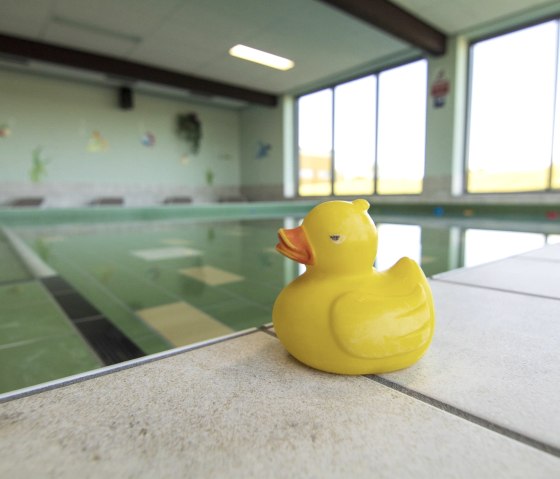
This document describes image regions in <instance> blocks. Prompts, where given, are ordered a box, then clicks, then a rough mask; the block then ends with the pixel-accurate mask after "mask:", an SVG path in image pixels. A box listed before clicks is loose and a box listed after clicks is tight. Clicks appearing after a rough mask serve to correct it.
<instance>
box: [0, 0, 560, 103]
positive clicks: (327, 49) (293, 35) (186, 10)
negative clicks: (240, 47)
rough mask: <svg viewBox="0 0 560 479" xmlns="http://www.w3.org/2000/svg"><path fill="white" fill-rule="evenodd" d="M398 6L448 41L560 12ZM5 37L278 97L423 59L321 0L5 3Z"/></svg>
mask: <svg viewBox="0 0 560 479" xmlns="http://www.w3.org/2000/svg"><path fill="white" fill-rule="evenodd" d="M393 1H394V3H396V4H398V5H400V6H401V7H402V8H404V9H405V10H407V11H409V12H410V13H412V14H413V15H415V16H417V17H418V18H420V19H422V20H424V21H425V22H427V23H429V24H430V25H432V26H434V27H435V28H436V29H439V30H441V31H444V32H446V33H448V34H452V33H455V32H460V31H465V30H467V29H472V28H475V27H478V26H480V25H484V24H486V23H488V22H492V21H496V20H499V19H502V18H504V17H508V16H511V15H514V14H518V13H520V12H523V11H526V10H528V9H532V8H536V7H542V6H543V5H553V4H558V5H560V4H559V2H558V1H556V2H554V1H552V0H393ZM558 11H559V12H560V6H559V8H558ZM0 33H5V34H8V35H15V36H21V37H24V38H29V39H32V40H37V41H45V42H48V43H54V44H57V45H61V46H66V47H69V48H77V49H82V50H87V51H91V52H95V53H99V54H102V55H108V56H115V57H118V58H121V59H124V60H130V61H135V62H138V63H143V64H147V65H153V66H157V67H160V68H164V69H169V70H174V71H178V72H182V73H184V74H188V75H192V76H199V77H203V78H208V79H211V80H215V81H218V82H223V83H229V84H234V85H239V86H243V87H247V88H253V89H256V90H260V91H263V92H270V93H276V94H280V93H284V92H295V91H297V90H298V89H300V90H301V89H302V88H308V87H309V86H310V85H315V84H320V83H322V82H323V83H324V82H325V81H327V80H328V79H331V78H343V77H344V75H347V74H349V73H350V72H356V71H363V70H364V69H365V68H366V66H367V65H374V64H377V63H378V62H379V61H380V59H386V58H390V57H391V56H394V55H399V56H401V55H402V54H403V53H405V52H407V51H408V52H410V53H413V52H417V51H418V50H416V49H415V48H414V47H413V46H412V45H409V44H407V43H405V42H404V41H401V40H399V39H397V38H395V37H393V36H391V35H388V34H386V33H385V32H382V31H381V30H379V29H376V28H374V27H372V26H371V25H369V24H367V23H365V22H363V21H361V20H359V19H356V18H355V17H352V16H350V15H348V14H345V13H343V12H342V11H340V10H338V9H336V8H334V7H331V6H328V5H327V4H325V3H323V2H322V1H320V0H0ZM237 43H242V44H246V45H248V46H251V47H254V48H258V49H262V50H265V51H269V52H271V53H275V54H277V55H281V56H284V57H287V58H290V59H291V60H293V61H295V64H296V65H295V68H293V69H292V70H289V71H287V72H281V71H277V70H272V69H268V68H266V67H263V66H260V65H256V64H251V63H249V62H246V61H243V60H239V59H237V58H232V57H230V56H229V55H228V50H229V48H231V47H232V46H233V45H234V44H237Z"/></svg>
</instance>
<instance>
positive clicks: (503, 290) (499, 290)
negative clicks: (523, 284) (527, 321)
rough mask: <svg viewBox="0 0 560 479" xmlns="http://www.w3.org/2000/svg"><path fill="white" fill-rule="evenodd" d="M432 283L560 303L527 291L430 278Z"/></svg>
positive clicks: (550, 297) (554, 298)
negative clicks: (487, 290)
mask: <svg viewBox="0 0 560 479" xmlns="http://www.w3.org/2000/svg"><path fill="white" fill-rule="evenodd" d="M430 281H434V282H435V281H437V282H440V283H448V284H456V285H457V286H467V287H469V288H477V289H489V290H491V291H498V292H500V293H510V294H520V295H523V296H530V297H532V298H540V299H553V300H556V301H560V298H557V297H555V296H547V295H545V294H535V293H527V292H525V291H515V290H513V289H502V288H495V287H492V286H484V285H482V284H471V283H461V282H460V281H452V280H449V279H442V278H433V277H432V278H430Z"/></svg>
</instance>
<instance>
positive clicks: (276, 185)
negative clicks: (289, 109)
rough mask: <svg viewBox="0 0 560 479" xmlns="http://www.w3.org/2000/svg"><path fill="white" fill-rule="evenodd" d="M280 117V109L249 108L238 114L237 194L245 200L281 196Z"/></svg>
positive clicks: (281, 125) (282, 148)
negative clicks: (239, 159) (238, 159)
mask: <svg viewBox="0 0 560 479" xmlns="http://www.w3.org/2000/svg"><path fill="white" fill-rule="evenodd" d="M282 115H283V112H282V108H281V106H277V107H275V108H267V107H259V106H250V107H248V108H246V109H244V110H243V111H242V112H241V190H242V193H243V194H244V195H245V196H246V197H248V198H251V199H280V198H282V196H283V191H282V185H283V162H284V158H285V152H284V146H283V136H282V131H283V123H282ZM263 145H270V148H267V147H266V146H264V148H263Z"/></svg>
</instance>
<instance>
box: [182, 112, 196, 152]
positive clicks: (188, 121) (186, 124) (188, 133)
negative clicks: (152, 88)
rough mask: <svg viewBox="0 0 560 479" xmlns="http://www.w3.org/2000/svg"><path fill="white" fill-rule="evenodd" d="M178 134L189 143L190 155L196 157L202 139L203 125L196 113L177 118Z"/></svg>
mask: <svg viewBox="0 0 560 479" xmlns="http://www.w3.org/2000/svg"><path fill="white" fill-rule="evenodd" d="M177 134H178V135H179V137H180V138H182V139H183V140H185V141H186V142H187V146H188V147H189V151H188V153H192V154H194V155H196V154H197V153H198V151H199V150H200V140H201V139H202V124H201V123H200V120H199V118H198V116H197V115H196V113H187V114H186V115H178V116H177Z"/></svg>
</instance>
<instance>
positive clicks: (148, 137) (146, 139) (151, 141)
mask: <svg viewBox="0 0 560 479" xmlns="http://www.w3.org/2000/svg"><path fill="white" fill-rule="evenodd" d="M140 142H141V143H142V145H144V146H145V147H147V148H151V147H153V146H154V145H155V144H156V136H155V135H154V134H153V133H152V132H151V131H147V132H146V133H144V135H143V136H142V138H141V139H140Z"/></svg>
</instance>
